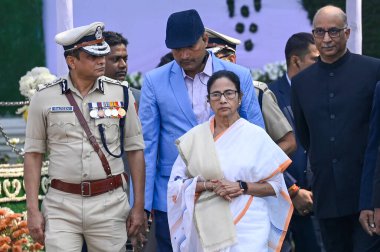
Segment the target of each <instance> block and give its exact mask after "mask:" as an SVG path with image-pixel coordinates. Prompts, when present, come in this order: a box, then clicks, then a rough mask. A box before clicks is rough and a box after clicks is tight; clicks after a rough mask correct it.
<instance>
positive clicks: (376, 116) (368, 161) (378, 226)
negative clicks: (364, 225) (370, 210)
mask: <svg viewBox="0 0 380 252" xmlns="http://www.w3.org/2000/svg"><path fill="white" fill-rule="evenodd" d="M379 145H380V82H378V83H377V84H376V89H375V96H374V98H373V104H372V113H371V121H370V133H369V138H368V146H367V150H366V157H365V162H364V167H363V178H362V193H363V194H364V193H365V192H367V196H369V198H370V199H371V198H372V199H373V206H374V208H375V213H374V219H373V220H372V219H370V220H369V221H370V222H371V223H370V227H372V229H371V231H372V232H376V234H378V235H380V150H379ZM366 174H367V175H369V176H368V181H366V180H365V179H364V178H366V177H367V176H366ZM372 178H374V184H373V194H372V195H373V197H371V196H372V195H371V193H368V192H369V191H371V189H372V183H370V181H371V180H372ZM364 183H368V185H367V184H364ZM367 187H368V189H367V190H363V189H364V188H367ZM368 194H369V195H368ZM362 198H363V197H361V199H362Z"/></svg>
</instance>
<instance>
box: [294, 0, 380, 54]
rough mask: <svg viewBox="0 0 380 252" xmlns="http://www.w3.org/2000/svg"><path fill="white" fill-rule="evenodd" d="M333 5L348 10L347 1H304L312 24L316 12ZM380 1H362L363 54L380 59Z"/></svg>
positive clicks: (303, 3)
mask: <svg viewBox="0 0 380 252" xmlns="http://www.w3.org/2000/svg"><path fill="white" fill-rule="evenodd" d="M327 4H332V5H335V6H338V7H340V8H342V9H343V10H346V0H302V5H303V6H304V8H305V10H306V11H307V12H308V17H309V19H310V22H311V21H312V20H313V17H314V14H315V13H316V11H317V10H318V9H319V8H321V7H323V6H325V5H327ZM379 13H380V1H379V0H362V29H363V54H364V55H368V56H372V57H376V58H380V46H379V45H380V28H379V27H380V18H379Z"/></svg>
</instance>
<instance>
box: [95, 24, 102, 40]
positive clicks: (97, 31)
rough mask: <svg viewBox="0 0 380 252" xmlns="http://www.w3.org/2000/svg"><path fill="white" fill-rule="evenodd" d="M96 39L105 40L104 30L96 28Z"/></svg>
mask: <svg viewBox="0 0 380 252" xmlns="http://www.w3.org/2000/svg"><path fill="white" fill-rule="evenodd" d="M95 38H96V39H101V38H103V35H102V28H101V27H100V26H98V27H96V31H95Z"/></svg>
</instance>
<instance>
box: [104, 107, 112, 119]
mask: <svg viewBox="0 0 380 252" xmlns="http://www.w3.org/2000/svg"><path fill="white" fill-rule="evenodd" d="M111 114H112V112H111V110H110V109H106V110H104V115H105V116H106V117H110V116H111Z"/></svg>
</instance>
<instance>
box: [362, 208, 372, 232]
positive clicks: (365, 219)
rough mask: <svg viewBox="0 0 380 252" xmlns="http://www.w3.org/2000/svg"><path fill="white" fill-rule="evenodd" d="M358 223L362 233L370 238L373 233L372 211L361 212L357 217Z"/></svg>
mask: <svg viewBox="0 0 380 252" xmlns="http://www.w3.org/2000/svg"><path fill="white" fill-rule="evenodd" d="M359 222H360V224H361V225H362V228H363V229H364V231H365V232H366V233H367V234H369V235H370V236H372V235H373V233H375V222H374V213H373V211H372V210H362V211H361V212H360V216H359Z"/></svg>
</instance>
